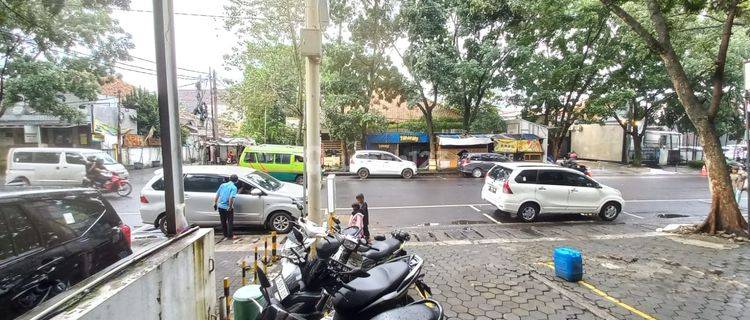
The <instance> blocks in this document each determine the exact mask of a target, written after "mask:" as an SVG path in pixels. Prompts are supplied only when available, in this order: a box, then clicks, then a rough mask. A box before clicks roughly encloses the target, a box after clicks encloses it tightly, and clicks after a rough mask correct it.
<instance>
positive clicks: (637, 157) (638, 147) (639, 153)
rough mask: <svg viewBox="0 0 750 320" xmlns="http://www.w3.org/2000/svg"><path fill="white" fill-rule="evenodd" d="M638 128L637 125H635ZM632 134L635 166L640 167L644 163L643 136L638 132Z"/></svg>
mask: <svg viewBox="0 0 750 320" xmlns="http://www.w3.org/2000/svg"><path fill="white" fill-rule="evenodd" d="M634 128H637V127H634ZM637 132H638V131H637V130H636V133H635V134H631V136H632V137H633V166H634V167H640V166H641V164H643V136H641V135H640V134H638V133H637Z"/></svg>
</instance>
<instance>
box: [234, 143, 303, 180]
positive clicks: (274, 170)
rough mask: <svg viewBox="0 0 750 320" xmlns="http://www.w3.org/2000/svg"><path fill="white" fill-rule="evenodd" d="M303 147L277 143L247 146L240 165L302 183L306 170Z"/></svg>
mask: <svg viewBox="0 0 750 320" xmlns="http://www.w3.org/2000/svg"><path fill="white" fill-rule="evenodd" d="M302 155H303V151H302V147H300V146H287V145H277V144H263V145H257V146H247V147H245V149H244V150H242V154H241V155H240V158H239V165H240V166H243V167H250V168H253V169H256V170H260V171H263V172H266V173H268V174H270V175H271V176H273V177H274V178H276V179H279V180H282V181H294V182H296V183H299V184H302V181H303V178H302V173H303V172H304V170H305V166H304V158H303V156H302Z"/></svg>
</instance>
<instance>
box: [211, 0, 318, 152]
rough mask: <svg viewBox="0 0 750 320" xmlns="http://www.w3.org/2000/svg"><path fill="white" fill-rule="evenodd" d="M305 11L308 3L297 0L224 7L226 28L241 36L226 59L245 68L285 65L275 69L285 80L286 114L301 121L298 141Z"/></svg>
mask: <svg viewBox="0 0 750 320" xmlns="http://www.w3.org/2000/svg"><path fill="white" fill-rule="evenodd" d="M304 11H305V2H304V1H298V0H230V1H229V5H227V6H225V12H226V14H227V15H228V16H229V19H227V21H226V28H227V29H229V30H234V31H235V33H236V34H237V36H238V37H239V38H240V39H242V41H240V42H239V47H238V48H236V50H234V51H235V53H234V54H232V55H228V56H226V57H225V60H226V61H227V63H228V64H229V65H232V66H235V67H238V68H243V69H247V68H253V65H252V64H254V63H262V64H264V65H268V66H274V67H282V68H281V69H276V70H277V71H278V72H281V74H283V77H281V76H280V77H278V78H280V79H283V87H284V94H285V95H286V96H285V97H283V100H285V101H287V103H285V104H283V105H282V106H281V107H282V110H283V113H284V114H285V115H286V116H289V117H294V118H296V119H298V120H299V125H298V127H297V136H296V137H295V139H294V142H295V144H299V143H301V142H302V133H303V130H304V126H303V119H304V111H305V70H304V68H305V60H304V58H303V57H302V56H301V55H300V53H299V46H300V39H299V28H300V27H301V26H302V25H303V21H304V19H303V16H304ZM259 16H261V17H262V19H260V18H258V17H259ZM278 63H283V65H278ZM245 81H247V79H246V80H245ZM292 84H293V85H292ZM245 92H246V93H248V94H251V93H252V92H249V91H245ZM243 113H244V111H240V114H243Z"/></svg>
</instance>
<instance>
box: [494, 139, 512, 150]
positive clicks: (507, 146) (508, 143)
mask: <svg viewBox="0 0 750 320" xmlns="http://www.w3.org/2000/svg"><path fill="white" fill-rule="evenodd" d="M516 149H517V144H516V140H514V139H497V140H495V152H497V153H516Z"/></svg>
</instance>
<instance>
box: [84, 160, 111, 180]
mask: <svg viewBox="0 0 750 320" xmlns="http://www.w3.org/2000/svg"><path fill="white" fill-rule="evenodd" d="M86 176H87V178H89V180H91V181H92V182H93V183H94V184H95V185H99V186H103V185H104V184H105V183H106V182H107V181H109V179H110V178H111V177H112V172H111V171H109V170H107V168H106V167H105V166H104V159H96V160H95V161H94V163H93V164H92V165H91V167H90V168H89V169H88V170H87V172H86Z"/></svg>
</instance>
